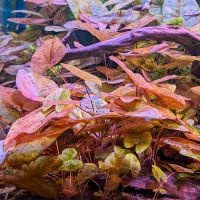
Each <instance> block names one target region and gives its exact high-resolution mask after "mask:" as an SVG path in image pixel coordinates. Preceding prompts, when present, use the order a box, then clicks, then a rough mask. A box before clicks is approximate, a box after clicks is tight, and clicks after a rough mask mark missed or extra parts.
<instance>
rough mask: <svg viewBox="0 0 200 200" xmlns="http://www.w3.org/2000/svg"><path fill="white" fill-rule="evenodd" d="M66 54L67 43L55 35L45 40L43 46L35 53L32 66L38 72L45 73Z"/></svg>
mask: <svg viewBox="0 0 200 200" xmlns="http://www.w3.org/2000/svg"><path fill="white" fill-rule="evenodd" d="M64 55H65V45H64V44H62V42H61V41H60V39H59V38H57V37H54V38H53V39H49V40H46V41H44V43H43V44H42V46H41V47H39V49H37V51H36V52H35V53H34V54H33V56H32V59H31V68H32V70H33V71H35V72H37V73H38V74H43V73H44V72H46V70H47V69H48V68H50V67H53V66H55V65H56V64H58V63H59V62H60V61H61V60H62V58H63V57H64Z"/></svg>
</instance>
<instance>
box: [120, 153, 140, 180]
mask: <svg viewBox="0 0 200 200" xmlns="http://www.w3.org/2000/svg"><path fill="white" fill-rule="evenodd" d="M121 169H122V171H126V170H127V169H129V170H130V171H131V173H132V176H133V177H136V176H138V175H139V173H140V170H141V164H140V161H139V160H138V158H137V157H136V156H135V155H134V154H133V153H128V154H127V155H126V156H125V157H124V159H123V160H122V166H121Z"/></svg>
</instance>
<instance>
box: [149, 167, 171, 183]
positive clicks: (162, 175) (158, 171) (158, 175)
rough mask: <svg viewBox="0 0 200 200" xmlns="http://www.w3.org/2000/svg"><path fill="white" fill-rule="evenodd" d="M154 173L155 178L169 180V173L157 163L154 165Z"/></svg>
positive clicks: (159, 180)
mask: <svg viewBox="0 0 200 200" xmlns="http://www.w3.org/2000/svg"><path fill="white" fill-rule="evenodd" d="M152 173H153V176H154V177H155V179H156V180H157V181H158V182H159V183H160V182H161V181H163V182H165V183H166V182H167V175H166V174H165V173H164V172H163V171H162V170H161V169H160V168H159V167H158V166H156V165H152Z"/></svg>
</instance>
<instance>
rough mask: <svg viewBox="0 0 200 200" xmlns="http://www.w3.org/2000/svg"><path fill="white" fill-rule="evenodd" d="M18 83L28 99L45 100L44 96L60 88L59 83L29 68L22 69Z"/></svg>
mask: <svg viewBox="0 0 200 200" xmlns="http://www.w3.org/2000/svg"><path fill="white" fill-rule="evenodd" d="M16 83H17V87H18V89H19V90H20V91H21V93H22V94H23V95H24V96H25V97H26V98H28V99H32V100H36V101H43V100H44V97H46V96H47V95H48V94H50V93H51V92H53V91H54V90H56V89H57V88H58V86H57V84H56V83H55V82H54V81H52V80H50V79H47V78H45V77H44V76H41V75H39V74H37V73H35V72H33V71H32V70H30V69H29V68H25V69H20V70H19V71H18V73H17V77H16Z"/></svg>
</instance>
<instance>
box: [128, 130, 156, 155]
mask: <svg viewBox="0 0 200 200" xmlns="http://www.w3.org/2000/svg"><path fill="white" fill-rule="evenodd" d="M151 142H152V136H151V132H150V131H145V132H142V133H133V134H129V135H126V136H125V137H124V146H125V147H126V148H132V147H133V146H134V145H136V147H135V151H136V153H137V154H141V153H142V152H144V151H145V150H146V149H147V148H148V147H149V146H150V145H151Z"/></svg>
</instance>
